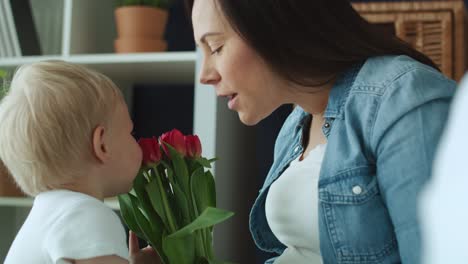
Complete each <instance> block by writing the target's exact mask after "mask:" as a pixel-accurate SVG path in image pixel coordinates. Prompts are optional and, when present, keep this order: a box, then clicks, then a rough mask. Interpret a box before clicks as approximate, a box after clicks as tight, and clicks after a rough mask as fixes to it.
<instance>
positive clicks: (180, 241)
mask: <svg viewBox="0 0 468 264" xmlns="http://www.w3.org/2000/svg"><path fill="white" fill-rule="evenodd" d="M163 250H164V253H166V256H167V258H168V260H169V263H170V264H172V263H174V264H193V263H196V262H195V259H196V256H195V237H194V236H193V235H187V236H181V237H169V236H166V237H164V238H163Z"/></svg>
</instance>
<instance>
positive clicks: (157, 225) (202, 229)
mask: <svg viewBox="0 0 468 264" xmlns="http://www.w3.org/2000/svg"><path fill="white" fill-rule="evenodd" d="M138 143H139V144H140V147H141V148H142V151H143V164H142V167H141V168H140V171H139V173H138V176H137V177H136V178H135V180H134V182H133V189H132V190H131V191H130V193H128V194H124V195H120V196H119V204H120V209H121V214H122V217H123V219H124V221H125V223H126V224H127V226H128V227H129V228H130V230H132V231H133V232H135V233H136V234H137V235H138V236H139V237H140V238H142V239H145V240H146V241H147V242H148V243H149V244H150V245H151V246H152V247H153V248H154V249H156V250H157V252H158V253H159V256H160V257H161V260H162V261H163V263H165V264H199V263H217V262H216V261H215V259H214V253H213V243H212V231H213V227H214V225H216V224H218V223H221V222H223V221H225V220H226V219H228V218H230V217H231V216H232V215H233V213H232V212H228V211H224V210H221V209H217V208H216V190H215V182H214V178H213V175H212V174H211V172H210V171H209V170H208V169H209V168H211V163H212V162H213V161H214V159H212V160H207V159H206V158H204V157H202V156H201V152H202V151H201V150H202V149H201V143H200V140H199V138H198V136H195V135H183V134H182V133H181V132H180V131H178V130H176V129H174V130H172V131H170V132H168V133H165V134H163V135H162V136H161V137H160V138H159V140H158V139H157V138H143V139H140V140H139V142H138Z"/></svg>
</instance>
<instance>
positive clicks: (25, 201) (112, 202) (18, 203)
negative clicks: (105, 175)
mask: <svg viewBox="0 0 468 264" xmlns="http://www.w3.org/2000/svg"><path fill="white" fill-rule="evenodd" d="M104 202H105V203H106V204H107V205H108V206H109V207H110V208H112V209H114V210H119V209H120V207H119V201H118V200H117V198H108V199H105V200H104ZM32 204H33V199H32V198H29V197H0V207H2V206H10V207H31V206H32Z"/></svg>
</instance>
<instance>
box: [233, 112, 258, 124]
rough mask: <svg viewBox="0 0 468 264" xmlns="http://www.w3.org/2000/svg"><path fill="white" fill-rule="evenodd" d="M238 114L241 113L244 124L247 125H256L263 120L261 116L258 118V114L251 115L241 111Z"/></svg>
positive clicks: (240, 117)
mask: <svg viewBox="0 0 468 264" xmlns="http://www.w3.org/2000/svg"><path fill="white" fill-rule="evenodd" d="M238 115H239V119H240V121H241V122H242V124H244V125H246V126H255V125H256V124H258V123H259V122H260V121H261V119H260V118H258V117H256V116H250V115H248V114H245V113H243V112H239V113H238Z"/></svg>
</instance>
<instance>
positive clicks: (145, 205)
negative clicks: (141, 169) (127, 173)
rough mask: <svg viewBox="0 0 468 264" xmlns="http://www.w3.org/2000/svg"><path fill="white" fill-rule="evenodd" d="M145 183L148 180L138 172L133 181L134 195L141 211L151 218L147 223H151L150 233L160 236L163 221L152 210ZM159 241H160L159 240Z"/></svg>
mask: <svg viewBox="0 0 468 264" xmlns="http://www.w3.org/2000/svg"><path fill="white" fill-rule="evenodd" d="M146 184H148V182H147V181H146V179H145V177H144V176H143V175H142V173H141V174H138V176H137V177H136V178H135V180H134V182H133V190H134V192H135V194H136V197H137V198H138V201H139V203H140V206H141V208H142V209H143V210H142V213H143V214H144V215H145V216H146V217H147V218H148V219H151V221H149V223H150V225H151V230H152V233H153V234H154V235H155V236H156V237H161V235H162V232H163V230H162V228H163V227H164V226H163V222H162V220H161V218H160V217H159V215H158V214H157V213H156V211H155V210H154V208H153V207H152V206H151V201H150V199H149V197H148V193H147V192H146V189H145V186H146ZM159 243H161V242H160V241H159Z"/></svg>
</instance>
